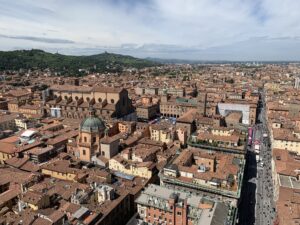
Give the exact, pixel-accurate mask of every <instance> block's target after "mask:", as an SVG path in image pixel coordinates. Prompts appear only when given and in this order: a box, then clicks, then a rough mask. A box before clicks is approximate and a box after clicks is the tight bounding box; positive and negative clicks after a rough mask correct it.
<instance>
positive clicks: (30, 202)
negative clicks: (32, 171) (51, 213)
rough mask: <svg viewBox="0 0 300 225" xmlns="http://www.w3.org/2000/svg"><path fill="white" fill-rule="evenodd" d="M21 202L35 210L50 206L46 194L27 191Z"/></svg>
mask: <svg viewBox="0 0 300 225" xmlns="http://www.w3.org/2000/svg"><path fill="white" fill-rule="evenodd" d="M22 202H23V203H25V205H27V206H28V207H30V208H31V209H32V210H34V211H36V210H39V209H44V208H47V207H49V206H50V197H49V195H47V194H44V193H40V192H36V191H28V192H26V193H25V194H24V196H23V197H22Z"/></svg>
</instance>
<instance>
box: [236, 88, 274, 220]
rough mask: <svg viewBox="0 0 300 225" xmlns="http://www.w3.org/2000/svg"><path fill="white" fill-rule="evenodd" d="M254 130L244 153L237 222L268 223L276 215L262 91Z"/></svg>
mask: <svg viewBox="0 0 300 225" xmlns="http://www.w3.org/2000/svg"><path fill="white" fill-rule="evenodd" d="M253 132H254V135H253V139H252V140H253V143H252V145H251V146H248V151H247V155H246V157H247V158H246V159H247V164H246V167H245V175H244V184H243V189H242V195H241V202H240V205H239V222H238V224H241V225H251V224H255V225H271V224H273V220H274V217H275V212H274V209H273V208H274V202H273V182H272V173H271V159H272V153H271V148H270V146H269V144H270V140H269V132H268V128H267V123H266V116H265V103H264V96H263V93H262V101H261V102H260V104H259V108H258V122H257V124H256V125H255V126H253ZM264 134H265V137H264ZM266 135H267V137H266ZM255 145H259V152H256V153H255ZM257 154H258V155H259V158H258V156H257Z"/></svg>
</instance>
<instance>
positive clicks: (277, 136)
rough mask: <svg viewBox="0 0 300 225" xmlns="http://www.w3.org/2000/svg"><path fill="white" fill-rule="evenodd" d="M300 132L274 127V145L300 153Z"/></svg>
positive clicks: (274, 146) (277, 147) (276, 147)
mask: <svg viewBox="0 0 300 225" xmlns="http://www.w3.org/2000/svg"><path fill="white" fill-rule="evenodd" d="M299 137H300V134H296V133H293V132H292V131H291V130H289V129H283V128H279V129H273V140H272V147H273V148H275V149H284V150H288V151H292V152H296V153H297V154H300V138H299Z"/></svg>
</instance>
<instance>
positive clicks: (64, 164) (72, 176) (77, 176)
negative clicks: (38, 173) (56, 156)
mask: <svg viewBox="0 0 300 225" xmlns="http://www.w3.org/2000/svg"><path fill="white" fill-rule="evenodd" d="M69 165H70V162H69V161H68V160H57V161H54V162H51V163H49V164H45V165H43V166H42V173H43V174H45V175H48V176H50V177H53V178H57V179H60V180H68V181H74V182H77V181H81V180H83V179H84V178H85V177H86V174H85V173H83V172H82V171H81V170H79V169H76V168H70V167H69Z"/></svg>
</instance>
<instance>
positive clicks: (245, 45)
mask: <svg viewBox="0 0 300 225" xmlns="http://www.w3.org/2000/svg"><path fill="white" fill-rule="evenodd" d="M31 48H39V49H44V50H46V51H51V52H57V51H58V52H59V53H64V54H76V55H82V54H95V53H100V52H103V51H108V52H115V53H122V54H129V55H133V56H137V57H159V58H179V59H200V60H300V0H0V50H14V49H31Z"/></svg>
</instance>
